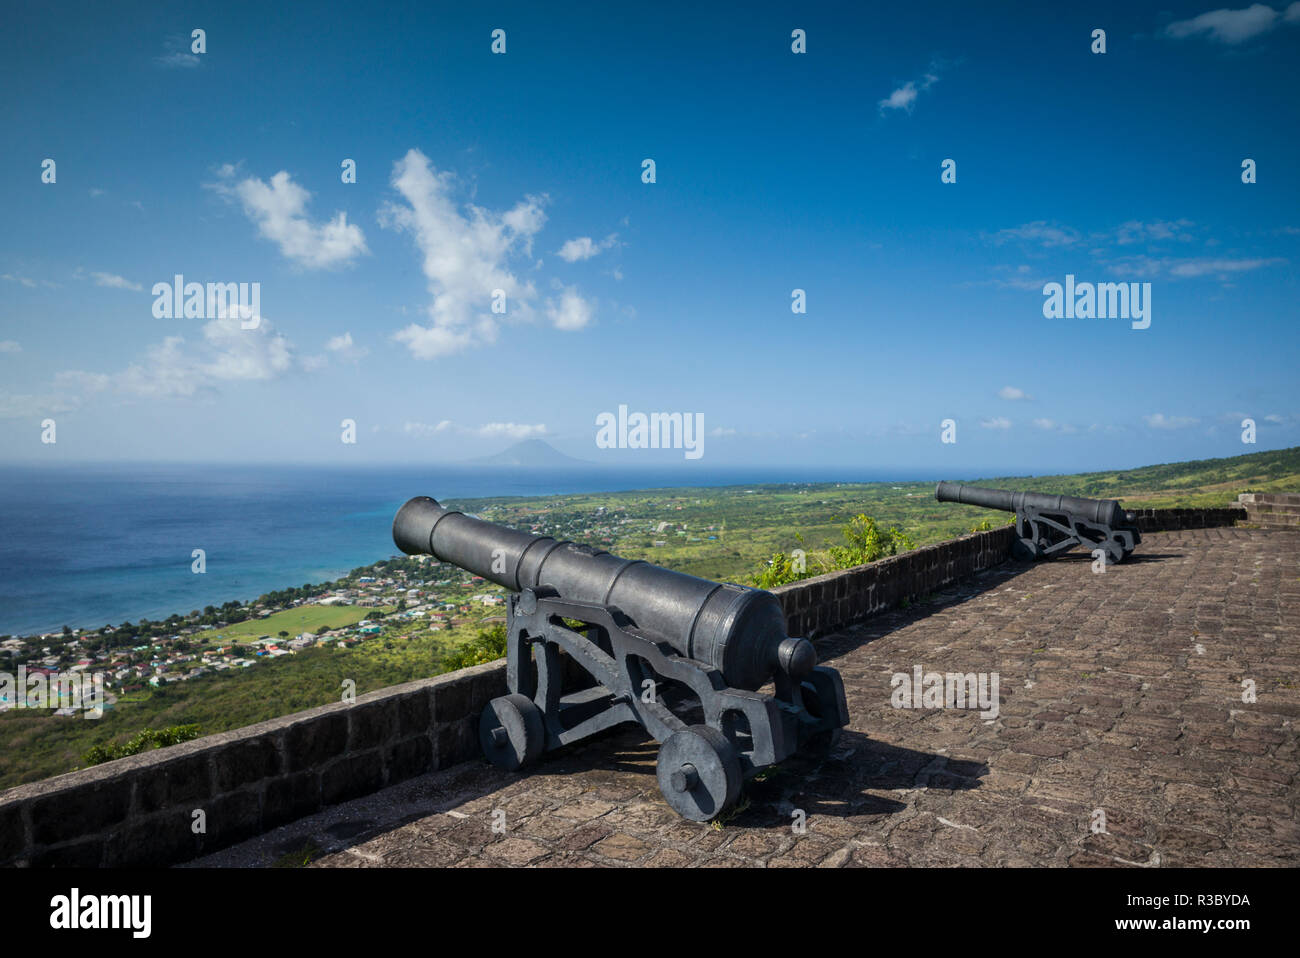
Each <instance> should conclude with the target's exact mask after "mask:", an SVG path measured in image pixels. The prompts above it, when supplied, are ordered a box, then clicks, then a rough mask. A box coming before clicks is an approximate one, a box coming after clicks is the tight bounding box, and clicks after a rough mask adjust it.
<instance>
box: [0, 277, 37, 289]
mask: <svg viewBox="0 0 1300 958" xmlns="http://www.w3.org/2000/svg"><path fill="white" fill-rule="evenodd" d="M0 279H5V280H8V281H9V282H11V283H22V284H23V285H24V286H26V287H27V288H28V289H35V288H36V281H35V280H32V279H28V278H27V277H26V276H14V275H12V274H11V273H0Z"/></svg>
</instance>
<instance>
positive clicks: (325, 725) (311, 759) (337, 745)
mask: <svg viewBox="0 0 1300 958" xmlns="http://www.w3.org/2000/svg"><path fill="white" fill-rule="evenodd" d="M284 744H285V751H286V753H287V755H288V771H290V772H298V771H302V770H303V769H306V768H317V767H319V766H321V765H324V764H325V763H326V762H328V761H329V760H330V759H332V758H336V757H337V756H339V755H342V754H343V753H344V752H345V751H346V750H347V744H348V717H347V713H345V712H330V713H328V714H326V715H319V716H314V717H313V718H310V719H306V720H304V721H302V722H298V723H297V724H296V725H291V726H290V727H289V729H288V731H287V732H285V737H284Z"/></svg>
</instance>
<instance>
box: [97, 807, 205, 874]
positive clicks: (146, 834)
mask: <svg viewBox="0 0 1300 958" xmlns="http://www.w3.org/2000/svg"><path fill="white" fill-rule="evenodd" d="M204 811H205V812H207V811H209V810H208V809H204ZM209 821H210V817H209ZM202 838H203V836H201V835H196V834H194V816H193V809H187V808H173V809H170V810H168V811H165V812H161V813H159V814H157V815H150V816H148V817H147V818H137V819H135V820H134V821H132V822H130V823H129V824H127V825H125V826H124V827H122V828H117V829H114V830H113V832H112V834H111V835H109V837H108V842H107V848H106V849H105V854H104V865H105V867H108V868H137V867H153V868H161V867H163V866H165V865H171V864H173V863H175V862H182V861H186V860H188V859H190V858H194V857H195V856H196V855H198V854H199V853H200V852H201V851H202V850H203V841H202Z"/></svg>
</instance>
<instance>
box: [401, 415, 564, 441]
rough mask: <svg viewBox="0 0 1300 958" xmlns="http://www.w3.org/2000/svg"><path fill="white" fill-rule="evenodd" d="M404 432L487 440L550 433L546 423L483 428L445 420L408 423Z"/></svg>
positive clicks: (415, 434)
mask: <svg viewBox="0 0 1300 958" xmlns="http://www.w3.org/2000/svg"><path fill="white" fill-rule="evenodd" d="M402 432H404V433H406V434H407V435H412V436H422V437H425V438H428V437H431V436H437V435H441V434H443V433H449V432H450V433H459V434H461V435H471V436H481V437H483V438H485V439H499V438H502V437H505V438H507V439H532V438H534V437H537V436H545V435H546V434H547V432H548V430H547V428H546V424H545V423H540V422H539V423H534V424H532V425H529V424H527V423H518V422H489V423H484V424H483V425H482V426H459V425H457V424H456V423H454V422H452V421H451V420H450V419H443V420H442V421H441V422H438V423H436V424H430V423H425V422H408V423H405V424H404V425H403V426H402Z"/></svg>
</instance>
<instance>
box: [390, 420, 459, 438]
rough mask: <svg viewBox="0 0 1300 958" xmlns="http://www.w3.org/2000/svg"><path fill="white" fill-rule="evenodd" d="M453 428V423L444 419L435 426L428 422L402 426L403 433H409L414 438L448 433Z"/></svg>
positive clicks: (410, 423) (409, 423)
mask: <svg viewBox="0 0 1300 958" xmlns="http://www.w3.org/2000/svg"><path fill="white" fill-rule="evenodd" d="M451 428H452V421H451V420H450V419H444V420H442V422H440V423H438V424H437V425H436V426H435V425H430V424H429V423H427V422H408V423H406V424H405V425H403V426H402V432H405V433H409V434H410V435H413V436H436V435H437V434H438V433H441V432H446V431H447V430H448V429H451Z"/></svg>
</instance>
